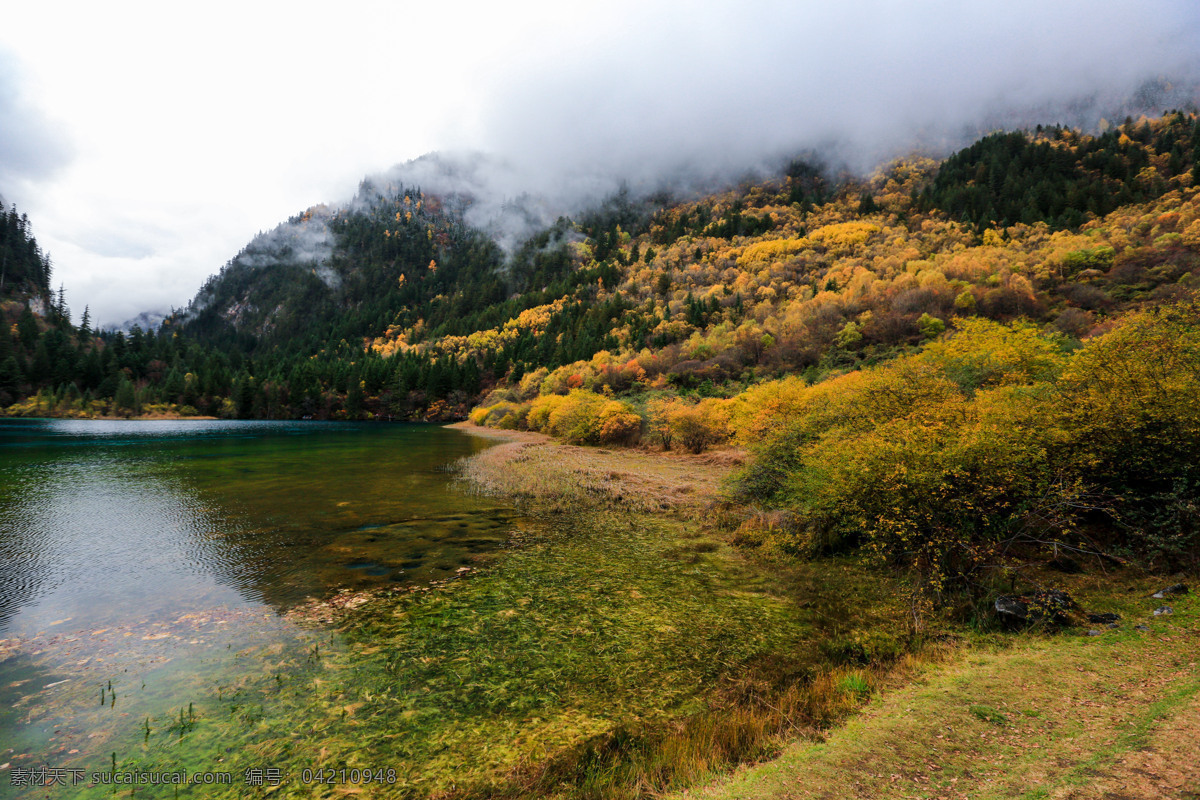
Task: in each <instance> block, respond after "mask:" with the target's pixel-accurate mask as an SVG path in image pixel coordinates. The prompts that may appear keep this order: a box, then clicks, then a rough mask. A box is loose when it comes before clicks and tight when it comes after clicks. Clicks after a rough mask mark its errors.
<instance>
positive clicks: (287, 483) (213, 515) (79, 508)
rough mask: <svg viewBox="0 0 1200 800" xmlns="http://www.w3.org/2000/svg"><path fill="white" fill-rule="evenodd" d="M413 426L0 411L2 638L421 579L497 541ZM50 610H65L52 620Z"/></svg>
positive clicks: (489, 512) (446, 434)
mask: <svg viewBox="0 0 1200 800" xmlns="http://www.w3.org/2000/svg"><path fill="white" fill-rule="evenodd" d="M479 446H480V445H479V443H478V442H476V441H474V440H472V439H470V438H468V437H465V436H462V435H461V434H458V433H456V432H450V431H445V430H441V429H437V428H430V427H423V426H380V425H361V424H339V423H332V424H331V423H301V424H297V423H275V422H216V421H180V422H158V421H155V422H92V421H59V420H55V421H42V420H35V421H10V420H5V421H3V422H0V636H2V635H3V634H4V633H5V632H10V633H20V634H29V633H32V632H35V631H37V630H41V629H43V628H45V627H46V626H48V625H50V624H52V623H54V622H57V621H59V620H64V619H68V618H69V619H70V620H71V621H72V623H73V624H72V627H80V626H95V625H99V624H109V623H112V622H113V621H114V620H120V619H123V618H126V617H128V616H129V615H131V614H135V613H136V614H141V615H155V614H165V613H177V612H178V611H180V610H186V609H201V608H208V607H212V606H215V605H237V604H242V603H267V604H269V605H272V606H273V607H275V608H277V609H279V608H283V607H286V606H288V605H291V604H295V603H296V602H299V601H300V600H302V599H304V598H305V597H306V596H309V595H322V594H327V593H328V592H329V591H330V590H331V589H332V588H335V587H337V586H352V587H365V586H369V585H372V584H376V583H386V582H391V583H409V582H425V581H428V580H431V579H436V578H438V577H445V576H447V575H450V574H453V573H454V571H455V570H456V569H458V568H459V567H461V566H463V565H464V564H465V563H467V562H468V561H469V560H470V558H471V557H472V556H473V555H474V554H478V553H480V552H483V551H485V550H487V549H489V548H493V547H494V546H495V545H496V544H497V543H499V542H500V541H502V539H503V535H504V531H505V530H506V528H507V525H508V515H507V513H506V512H505V511H503V510H499V509H494V508H489V507H488V506H487V504H486V503H483V502H481V501H479V500H476V499H473V498H469V497H465V496H463V495H462V494H460V493H457V492H455V491H454V490H453V489H452V488H451V487H450V486H449V485H448V482H447V481H446V479H445V475H444V474H441V473H439V472H438V471H437V468H438V467H439V466H441V465H443V464H445V463H447V462H448V461H451V460H453V459H454V458H457V457H458V456H461V455H465V454H468V453H470V452H472V451H473V450H475V449H477V448H478V447H479ZM60 624H62V623H60Z"/></svg>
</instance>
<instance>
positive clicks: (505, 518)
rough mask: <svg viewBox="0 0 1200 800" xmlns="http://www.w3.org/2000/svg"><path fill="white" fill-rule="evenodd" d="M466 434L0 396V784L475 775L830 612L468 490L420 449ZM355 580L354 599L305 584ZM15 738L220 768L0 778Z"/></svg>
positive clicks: (526, 758)
mask: <svg viewBox="0 0 1200 800" xmlns="http://www.w3.org/2000/svg"><path fill="white" fill-rule="evenodd" d="M482 446H485V445H484V443H482V442H481V441H480V440H476V439H473V438H470V437H467V436H464V435H462V434H459V433H458V432H455V431H447V430H443V429H439V428H433V427H422V426H401V425H395V426H382V425H379V426H377V425H368V424H337V423H333V424H329V423H301V424H293V423H227V422H182V423H158V422H154V423H147V422H112V423H78V422H65V423H64V422H49V421H33V422H25V421H0V570H3V572H2V573H0V798H8V797H16V798H27V797H29V798H32V797H38V798H41V797H46V796H54V797H71V798H80V799H81V800H90V799H91V798H108V797H114V796H120V797H129V796H136V797H139V798H143V800H144V798H172V797H202V798H206V800H208V799H210V798H217V799H218V800H225V799H226V798H229V800H232V799H233V798H239V799H240V798H242V797H248V796H250V797H261V796H266V789H257V788H256V789H249V788H248V787H247V785H246V784H245V783H244V781H243V780H242V776H243V773H244V771H245V770H252V769H257V770H263V769H265V768H280V769H281V770H283V772H284V774H286V775H287V776H288V777H287V780H286V783H285V785H284V786H282V787H280V788H281V789H282V791H279V792H278V793H277V794H273V795H271V796H274V797H330V796H341V789H346V790H347V791H351V790H354V789H355V788H356V787H341V788H338V787H323V788H322V787H314V786H308V785H305V784H303V782H302V777H301V776H302V775H303V774H304V773H303V770H305V769H310V768H315V767H323V768H329V769H343V768H347V767H364V766H368V765H370V766H373V767H382V768H394V769H395V771H396V783H395V784H389V785H376V786H373V787H361V786H360V787H357V788H358V789H361V790H362V791H363V796H365V797H377V798H388V799H389V800H391V798H395V797H424V796H430V795H431V794H438V793H445V792H448V791H450V790H451V789H453V788H454V787H470V786H474V787H476V788H478V790H479V792H480V793H486V792H487V791H488V789H487V788H486V787H488V786H492V785H496V786H501V787H502V786H504V785H506V784H505V781H508V780H511V777H510V776H512V775H513V774H515V772H514V771H515V770H518V769H520V768H522V767H523V766H524V767H527V768H528V767H530V766H531V765H536V764H538V763H540V762H541V761H542V760H543V759H546V758H548V757H550V756H552V755H553V754H555V753H558V752H563V751H564V749H566V748H570V747H574V746H576V745H578V744H579V743H580V742H582V741H584V740H585V739H587V737H590V736H596V735H601V734H604V733H605V732H608V731H611V730H613V729H614V728H615V727H618V726H622V727H626V726H634V727H636V726H637V725H639V724H641V723H643V722H647V723H655V722H661V721H664V720H666V719H669V718H673V717H678V716H681V715H686V714H690V713H693V712H695V711H698V710H700V709H701V708H702V707H703V702H704V698H705V697H707V696H710V695H713V693H714V692H716V691H718V690H719V688H720V687H721V686H722V685H726V684H727V683H728V680H729V678H730V677H731V676H736V675H739V674H741V673H743V672H745V670H746V668H747V666H748V665H753V664H755V663H757V662H758V661H761V660H764V659H765V660H767V661H769V662H770V663H779V664H782V665H783V666H782V667H781V669H785V670H793V669H795V670H803V669H805V668H807V666H806V665H807V664H808V663H809V662H810V660H811V659H812V658H815V655H814V654H815V653H816V652H817V647H816V638H815V636H814V631H817V630H818V629H820V628H821V627H822V626H827V625H831V624H833V622H832V621H836V620H840V619H842V618H844V617H845V616H846V615H845V614H844V613H841V612H837V613H834V612H832V611H831V610H830V608H831V607H830V606H829V605H828V604H824V605H820V604H809V603H807V602H806V603H805V604H804V605H803V606H800V605H797V604H796V603H794V602H793V599H792V598H790V597H789V596H786V595H784V594H780V593H779V592H778V584H779V578H778V575H777V574H776V573H775V572H769V571H767V570H766V569H764V568H762V567H760V566H757V565H753V564H750V563H747V562H744V561H743V560H742V559H740V558H739V557H737V556H736V555H733V554H731V553H729V551H728V548H723V547H721V545H720V543H718V542H715V541H706V540H703V539H702V538H700V537H701V536H702V534H701V533H700V532H698V531H695V530H690V529H687V528H686V526H682V525H679V524H676V523H673V522H670V521H667V520H656V519H645V518H634V517H630V516H627V515H615V514H614V515H606V514H596V515H589V516H586V517H583V516H575V515H563V516H560V517H552V518H526V517H519V516H516V515H515V514H514V513H513V512H512V511H511V510H510V509H506V508H504V507H500V506H497V505H496V503H495V502H494V501H492V500H488V499H486V498H480V497H474V496H470V495H466V494H464V493H462V492H461V491H459V490H457V489H456V488H455V485H454V482H453V481H451V480H449V476H448V475H447V473H446V472H444V471H443V467H444V465H445V464H447V463H449V462H451V461H453V460H455V459H457V458H459V457H461V456H463V455H467V454H469V453H471V452H473V451H475V450H477V449H479V448H480V447H482ZM507 542H512V543H518V542H519V543H520V545H521V546H520V547H511V548H506V549H505V555H504V556H503V557H502V558H497V557H494V556H492V557H489V554H491V553H493V551H496V550H497V549H498V547H499V546H500V545H502V544H505V543H507ZM476 561H480V562H484V561H486V568H485V569H479V570H477V571H475V570H471V571H469V572H468V573H466V574H471V575H472V578H471V579H470V580H464V581H455V580H449V579H450V578H453V577H454V576H456V575H459V574H463V571H464V570H468V569H469V568H468V567H467V566H466V565H467V564H471V563H474V562H476ZM364 588H368V589H376V590H378V591H374V592H372V593H371V594H372V596H373V597H375V602H373V603H371V604H369V605H361V606H358V609H359V610H358V611H356V612H354V613H351V614H344V613H342V614H341V615H340V616H339V615H338V614H333V613H330V612H329V611H328V609H329V608H330V607H333V606H334V605H335V603H336V602H338V601H339V600H340V599H345V598H348V599H349V600H350V601H355V602H357V601H358V600H361V598H362V596H363V594H362V593H360V594H357V595H355V594H343V593H337V594H335V590H340V589H351V590H357V589H364ZM331 595H333V597H332V599H331V600H330V602H328V603H324V604H322V603H304V602H302V601H304V600H305V598H307V597H318V598H320V597H325V598H329V597H330V596H331ZM839 602H841V601H840V600H839ZM343 608H344V607H343ZM285 610H286V611H288V612H289V613H288V614H286V615H281V614H280V613H279V612H281V611H285ZM335 617H336V624H335V625H329V624H327V623H328V621H329V620H331V619H333V618H335ZM789 674H790V673H789ZM797 674H799V673H797ZM39 766H46V767H51V768H58V769H78V770H82V771H86V772H87V773H88V774H91V773H93V772H98V771H107V770H109V769H120V770H142V771H154V772H160V773H161V772H169V771H175V770H179V769H187V770H191V771H193V772H194V771H203V770H223V769H228V770H230V771H231V772H232V773H233V774H235V775H236V776H237V782H236V783H235V784H233V785H232V786H227V787H224V788H221V789H218V788H215V787H211V786H204V787H190V788H185V789H183V790H181V791H179V793H178V794H175V792H174V790H173V789H169V788H164V787H146V786H143V787H138V788H137V791H136V794H133V793H131V792H130V791H129V790H123V791H119V792H118V791H116V790H114V789H113V787H111V786H110V785H107V784H105V783H103V782H102V781H96V782H94V783H91V784H88V785H80V786H68V787H65V788H62V787H57V788H55V789H53V790H51V789H48V788H40V787H29V786H16V785H15V784H11V783H8V782H7V779H10V778H11V777H12V776H13V775H15V774H17V773H16V771H17V770H19V769H20V770H26V771H27V770H29V769H30V768H34V769H36V768H37V767H39ZM26 774H28V773H27V772H26Z"/></svg>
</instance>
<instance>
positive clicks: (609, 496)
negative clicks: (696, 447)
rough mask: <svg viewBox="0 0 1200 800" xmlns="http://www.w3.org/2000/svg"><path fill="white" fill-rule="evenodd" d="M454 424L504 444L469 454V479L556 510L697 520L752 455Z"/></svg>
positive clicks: (465, 466) (481, 487)
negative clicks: (572, 441) (605, 443)
mask: <svg viewBox="0 0 1200 800" xmlns="http://www.w3.org/2000/svg"><path fill="white" fill-rule="evenodd" d="M447 427H449V428H454V429H456V430H461V431H463V432H465V433H468V434H471V435H473V436H481V437H484V438H488V439H498V440H501V441H503V442H504V443H503V444H499V445H497V446H495V447H491V448H488V449H487V450H484V451H483V452H481V453H478V454H476V455H474V456H471V457H470V458H467V459H464V461H463V463H462V465H461V466H462V473H463V476H464V477H465V478H466V479H467V480H468V481H470V482H471V483H472V484H474V485H475V486H476V488H478V489H479V490H480V491H483V492H487V493H489V494H499V495H507V496H512V497H515V498H518V499H525V500H529V501H533V502H536V503H537V504H538V505H541V506H545V507H548V508H550V509H551V510H562V511H566V510H570V509H575V508H595V507H601V506H609V507H613V508H623V509H628V510H635V511H654V512H670V513H675V514H680V515H682V516H685V517H696V516H699V515H700V514H701V513H702V512H703V511H704V510H705V509H707V508H709V507H710V506H711V505H712V503H713V502H714V501H717V500H719V499H720V498H721V497H722V496H723V494H724V492H723V490H722V481H723V479H724V478H725V477H726V476H727V475H729V473H730V472H732V471H733V469H734V468H735V467H736V466H738V465H740V464H742V463H743V462H744V460H745V454H744V453H743V452H742V451H740V450H736V449H733V448H726V449H722V450H715V451H713V452H710V453H703V454H701V455H692V454H691V453H677V452H665V453H664V452H661V451H656V450H643V449H627V448H620V449H609V448H603V447H577V446H575V445H569V444H563V443H561V442H556V441H554V440H553V439H551V438H550V437H549V436H546V435H545V434H541V433H533V432H531V431H502V430H496V429H494V428H482V427H480V426H478V425H473V424H471V423H470V422H458V423H455V424H453V425H448V426H447Z"/></svg>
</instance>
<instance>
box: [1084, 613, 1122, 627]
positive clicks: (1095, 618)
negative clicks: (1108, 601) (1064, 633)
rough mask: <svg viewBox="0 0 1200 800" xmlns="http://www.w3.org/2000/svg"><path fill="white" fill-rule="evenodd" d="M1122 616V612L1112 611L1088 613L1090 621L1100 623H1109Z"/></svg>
mask: <svg viewBox="0 0 1200 800" xmlns="http://www.w3.org/2000/svg"><path fill="white" fill-rule="evenodd" d="M1120 618H1121V615H1120V614H1114V613H1113V612H1111V611H1102V612H1100V613H1097V614H1088V615H1087V619H1088V622H1095V623H1097V624H1099V625H1107V624H1108V623H1110V622H1116V621H1117V620H1119V619H1120Z"/></svg>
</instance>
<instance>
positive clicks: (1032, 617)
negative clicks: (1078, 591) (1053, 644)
mask: <svg viewBox="0 0 1200 800" xmlns="http://www.w3.org/2000/svg"><path fill="white" fill-rule="evenodd" d="M994 608H995V609H996V614H997V615H998V616H999V617H1000V619H1002V620H1004V622H1005V623H1006V624H1008V625H1024V624H1028V623H1031V622H1052V623H1054V624H1055V625H1065V624H1067V623H1069V622H1070V621H1071V616H1070V612H1072V611H1074V610H1076V609H1078V608H1079V606H1078V605H1077V604H1076V603H1075V601H1074V600H1072V599H1071V596H1070V595H1069V594H1067V593H1066V592H1064V591H1061V590H1059V589H1052V590H1050V591H1048V592H1036V593H1034V594H1032V595H1028V596H1021V597H1010V596H1008V595H1000V596H999V597H997V598H996V602H995V604H994Z"/></svg>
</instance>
